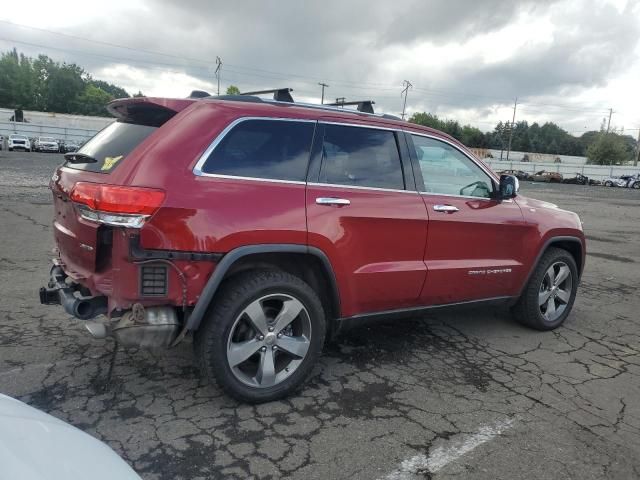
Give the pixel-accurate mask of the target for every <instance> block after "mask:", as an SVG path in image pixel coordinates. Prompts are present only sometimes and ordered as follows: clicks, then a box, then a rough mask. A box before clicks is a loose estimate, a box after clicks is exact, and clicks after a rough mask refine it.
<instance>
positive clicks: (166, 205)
mask: <svg viewBox="0 0 640 480" xmlns="http://www.w3.org/2000/svg"><path fill="white" fill-rule="evenodd" d="M109 110H110V111H111V113H113V114H114V115H115V116H116V117H117V119H118V120H117V121H116V122H115V123H113V124H111V125H110V126H108V127H107V128H105V129H104V130H102V131H101V132H100V133H98V134H97V135H96V136H95V137H94V138H93V139H92V140H90V141H89V142H88V143H86V144H85V145H84V146H83V147H82V148H81V149H80V150H79V151H77V152H73V153H69V154H67V155H66V156H65V158H66V162H65V164H64V165H63V166H61V167H60V168H58V169H57V170H56V172H55V174H54V175H53V177H52V179H51V183H50V188H51V190H52V192H53V202H54V208H55V217H54V222H53V226H54V235H55V241H56V245H57V248H56V258H55V259H54V266H53V268H52V270H51V279H50V282H49V285H48V287H47V288H42V289H41V290H40V299H41V302H42V303H45V304H62V305H63V306H64V308H65V310H66V311H67V312H68V313H69V314H71V315H73V316H75V317H77V318H80V319H84V320H89V319H93V318H94V317H96V316H98V315H100V314H103V315H106V319H104V321H100V322H97V321H90V322H87V328H88V329H89V331H90V332H91V333H92V334H93V335H94V336H95V337H106V336H112V337H114V338H115V339H116V341H118V342H120V344H123V345H134V346H152V347H154V346H155V347H158V346H165V347H166V346H171V345H175V344H177V343H178V342H180V341H181V340H182V339H183V338H184V337H185V335H187V334H188V333H192V334H193V336H194V346H195V354H196V357H197V361H198V363H199V364H200V366H201V369H202V371H203V374H204V375H205V376H206V377H207V378H209V379H215V380H217V382H218V383H219V385H220V386H221V387H222V388H224V389H225V390H226V391H227V392H228V393H229V394H231V395H233V396H235V397H236V398H239V399H242V400H245V401H249V402H261V401H268V400H273V399H276V398H280V397H283V396H285V395H287V394H289V393H290V392H291V391H292V390H294V389H295V388H296V387H298V386H300V385H301V384H302V383H303V381H304V380H305V378H306V377H307V376H308V375H309V373H310V371H311V369H312V367H313V366H314V364H315V362H316V360H317V359H318V357H319V355H320V353H321V350H322V346H323V343H324V341H325V338H327V337H330V336H332V335H334V334H335V333H336V332H338V331H340V330H341V329H344V328H346V327H349V326H353V325H357V324H360V323H362V322H366V321H368V320H371V319H376V318H381V317H389V318H392V317H407V316H409V317H411V316H414V317H415V316H416V315H419V314H420V313H422V312H425V311H427V310H430V309H433V308H442V307H448V306H459V305H469V304H476V303H477V304H488V303H494V302H506V303H508V304H510V305H511V306H512V310H513V312H514V314H515V317H516V319H517V320H519V321H520V322H522V323H524V324H526V325H528V326H530V327H533V328H536V329H540V330H549V329H553V328H555V327H557V326H559V325H560V324H561V323H562V322H563V321H564V320H565V319H566V317H567V316H568V315H569V312H570V311H571V307H572V305H573V302H574V298H575V295H576V289H577V287H578V282H579V279H580V275H581V272H582V270H583V268H584V263H585V237H584V234H583V231H582V226H581V222H580V219H579V218H578V216H577V215H576V214H575V213H571V212H567V211H564V210H561V209H559V208H557V207H556V206H555V205H552V204H549V203H545V202H541V201H537V200H533V199H529V198H525V197H522V196H517V190H518V181H517V179H516V178H515V177H512V176H508V175H503V176H502V177H497V176H496V175H495V174H494V173H493V172H492V171H491V170H490V169H489V168H488V167H487V166H486V165H484V164H483V163H482V162H481V161H480V160H478V159H477V158H476V157H474V156H473V155H472V154H471V153H470V152H469V150H467V149H466V148H465V147H464V146H463V145H461V144H460V143H459V142H457V141H456V140H454V139H453V138H451V137H449V136H447V135H445V134H443V133H441V132H439V131H436V130H432V129H430V128H425V127H421V126H418V125H413V124H411V123H407V122H403V121H400V120H398V119H397V118H395V117H391V116H388V115H375V114H370V113H363V112H358V111H349V110H343V109H337V108H332V107H326V106H320V105H304V104H295V103H290V102H282V101H272V100H264V99H261V98H259V97H255V96H226V97H216V98H213V97H209V98H188V99H164V98H132V99H124V100H116V101H114V102H112V103H111V104H110V105H109Z"/></svg>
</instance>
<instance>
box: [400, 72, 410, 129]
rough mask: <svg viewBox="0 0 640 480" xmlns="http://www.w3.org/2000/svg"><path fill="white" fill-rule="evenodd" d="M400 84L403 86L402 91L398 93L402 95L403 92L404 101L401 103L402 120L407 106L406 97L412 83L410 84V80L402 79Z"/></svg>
mask: <svg viewBox="0 0 640 480" xmlns="http://www.w3.org/2000/svg"><path fill="white" fill-rule="evenodd" d="M402 85H403V86H404V88H403V89H402V93H400V95H401V96H402V94H404V102H403V103H402V119H403V120H404V111H405V110H406V108H407V97H408V96H409V89H410V88H411V87H413V85H411V82H410V81H409V80H403V81H402Z"/></svg>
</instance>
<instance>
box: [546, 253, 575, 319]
mask: <svg viewBox="0 0 640 480" xmlns="http://www.w3.org/2000/svg"><path fill="white" fill-rule="evenodd" d="M572 291H573V277H572V275H571V269H570V268H569V266H568V265H567V264H566V263H564V262H555V263H554V264H552V265H551V266H550V267H549V268H548V269H547V271H546V272H545V274H544V277H543V278H542V283H541V284H540V290H539V292H538V306H539V308H540V313H541V314H542V317H543V318H544V319H545V321H546V322H550V323H551V322H555V321H556V320H557V319H558V318H560V316H561V315H562V314H563V313H564V311H565V309H566V308H567V304H568V303H569V301H570V299H571V293H572Z"/></svg>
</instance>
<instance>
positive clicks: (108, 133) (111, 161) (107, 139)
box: [65, 122, 158, 173]
mask: <svg viewBox="0 0 640 480" xmlns="http://www.w3.org/2000/svg"><path fill="white" fill-rule="evenodd" d="M157 128H158V127H148V126H146V125H136V124H133V123H124V122H114V123H112V124H111V125H109V126H108V127H106V128H104V129H103V130H101V131H100V132H98V133H97V134H96V136H95V137H93V138H92V139H91V140H89V141H88V142H87V143H85V144H84V145H83V146H82V148H80V150H78V151H77V152H76V153H77V154H78V155H87V156H88V157H91V158H93V159H95V160H96V161H95V162H88V163H75V162H74V163H71V162H68V161H67V162H66V163H65V166H66V167H69V168H75V169H78V170H86V171H88V172H98V173H109V172H111V171H113V169H114V168H116V167H117V166H118V165H120V164H121V163H122V162H123V160H124V159H125V158H126V157H127V155H129V153H131V152H132V151H133V149H134V148H136V147H137V146H138V145H140V144H141V143H142V141H143V140H144V139H145V138H147V137H148V136H149V135H151V134H152V133H153V132H154V131H155V130H157Z"/></svg>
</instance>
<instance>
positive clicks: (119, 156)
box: [50, 98, 191, 281]
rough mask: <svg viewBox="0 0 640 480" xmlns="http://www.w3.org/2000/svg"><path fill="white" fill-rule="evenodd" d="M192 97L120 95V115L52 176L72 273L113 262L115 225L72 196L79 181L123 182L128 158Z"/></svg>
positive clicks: (58, 236)
mask: <svg viewBox="0 0 640 480" xmlns="http://www.w3.org/2000/svg"><path fill="white" fill-rule="evenodd" d="M190 103H191V102H190V101H186V103H185V101H184V100H173V101H170V100H166V99H150V98H136V99H124V100H116V101H114V102H112V103H111V104H110V106H109V110H110V111H111V113H113V114H114V115H116V117H117V120H116V121H114V123H112V124H110V125H109V126H107V127H106V128H104V129H103V130H101V131H100V132H98V133H97V134H96V135H95V136H94V137H93V138H92V139H91V140H89V141H88V142H87V143H86V144H85V145H83V146H82V147H81V148H80V149H79V150H78V151H77V152H73V153H68V154H66V155H65V163H64V164H63V165H61V166H60V167H59V168H58V169H57V170H56V172H55V173H54V175H53V176H52V178H51V182H50V188H51V191H52V193H53V204H54V222H53V226H54V229H53V231H54V237H55V242H56V247H57V251H58V255H59V259H60V261H61V262H62V264H63V266H64V269H65V271H66V273H67V274H68V275H69V276H70V277H72V278H74V279H75V280H78V281H82V280H84V279H86V278H88V277H89V276H90V275H91V274H92V273H94V272H99V271H100V270H102V269H104V268H106V267H107V266H108V262H109V258H110V249H111V234H112V228H111V227H106V226H105V225H103V224H100V223H98V222H94V221H90V220H86V219H85V218H82V217H81V216H80V215H79V206H78V205H77V204H76V203H74V202H73V201H72V199H71V196H72V193H73V191H74V187H76V185H77V184H78V183H79V182H83V183H89V184H91V185H93V184H98V185H122V184H123V180H124V179H125V178H126V175H125V173H126V170H128V169H129V167H131V166H130V165H127V158H128V157H129V156H130V154H131V153H132V152H133V151H134V150H135V149H136V148H138V147H139V146H141V145H142V144H143V143H144V142H145V140H149V141H153V139H152V138H150V137H151V136H152V134H153V133H154V132H156V131H157V130H158V129H159V128H160V127H161V126H162V125H163V124H164V123H165V122H166V121H167V120H169V119H170V118H172V117H173V116H174V115H175V114H176V113H177V112H178V111H180V110H182V109H183V108H185V107H186V106H188V105H189V104H190Z"/></svg>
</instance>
